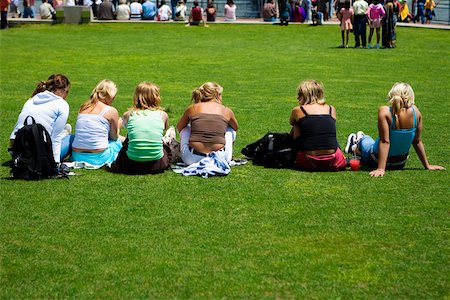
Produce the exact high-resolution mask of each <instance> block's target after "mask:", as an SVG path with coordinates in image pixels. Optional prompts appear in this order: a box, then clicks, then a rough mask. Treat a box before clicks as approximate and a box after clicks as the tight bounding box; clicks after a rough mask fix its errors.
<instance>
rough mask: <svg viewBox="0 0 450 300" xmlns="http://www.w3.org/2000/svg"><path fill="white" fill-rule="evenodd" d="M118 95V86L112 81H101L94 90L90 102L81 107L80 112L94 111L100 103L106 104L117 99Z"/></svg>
mask: <svg viewBox="0 0 450 300" xmlns="http://www.w3.org/2000/svg"><path fill="white" fill-rule="evenodd" d="M116 94H117V87H116V84H115V83H114V82H112V81H111V80H108V79H104V80H102V81H100V82H99V83H98V84H97V86H96V87H95V88H94V89H93V90H92V92H91V96H90V97H89V100H88V101H86V102H85V103H83V104H82V105H81V107H80V112H84V111H88V110H92V109H94V107H95V105H96V104H97V103H98V102H99V101H101V102H103V103H105V102H106V101H108V100H112V99H114V97H116ZM105 104H108V103H105ZM108 105H109V104H108Z"/></svg>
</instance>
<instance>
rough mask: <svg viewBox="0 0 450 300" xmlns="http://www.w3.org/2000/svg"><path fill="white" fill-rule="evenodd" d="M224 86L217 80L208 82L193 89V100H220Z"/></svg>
mask: <svg viewBox="0 0 450 300" xmlns="http://www.w3.org/2000/svg"><path fill="white" fill-rule="evenodd" d="M222 92H223V87H221V86H220V85H219V84H217V83H215V82H206V83H204V84H202V85H201V86H200V87H198V88H196V89H195V90H193V91H192V102H194V103H199V102H209V101H219V97H220V95H221V94H222Z"/></svg>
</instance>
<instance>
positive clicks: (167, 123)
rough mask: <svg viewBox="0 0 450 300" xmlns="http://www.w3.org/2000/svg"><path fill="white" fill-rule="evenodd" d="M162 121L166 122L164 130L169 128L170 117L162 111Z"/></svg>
mask: <svg viewBox="0 0 450 300" xmlns="http://www.w3.org/2000/svg"><path fill="white" fill-rule="evenodd" d="M161 119H162V120H163V122H164V130H167V129H168V128H169V115H167V113H166V112H165V111H161Z"/></svg>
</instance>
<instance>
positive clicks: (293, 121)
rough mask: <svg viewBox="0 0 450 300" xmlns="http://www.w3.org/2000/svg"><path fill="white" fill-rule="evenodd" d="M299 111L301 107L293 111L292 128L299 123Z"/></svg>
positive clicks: (290, 118) (291, 117)
mask: <svg viewBox="0 0 450 300" xmlns="http://www.w3.org/2000/svg"><path fill="white" fill-rule="evenodd" d="M299 110H300V107H298V106H296V107H294V108H293V109H292V111H291V116H290V117H289V124H291V126H294V125H295V124H296V123H297V120H298V113H299Z"/></svg>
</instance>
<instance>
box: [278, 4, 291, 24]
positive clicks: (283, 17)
mask: <svg viewBox="0 0 450 300" xmlns="http://www.w3.org/2000/svg"><path fill="white" fill-rule="evenodd" d="M290 15H291V5H290V4H289V2H288V0H281V2H280V25H284V26H288V25H289V18H290Z"/></svg>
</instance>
